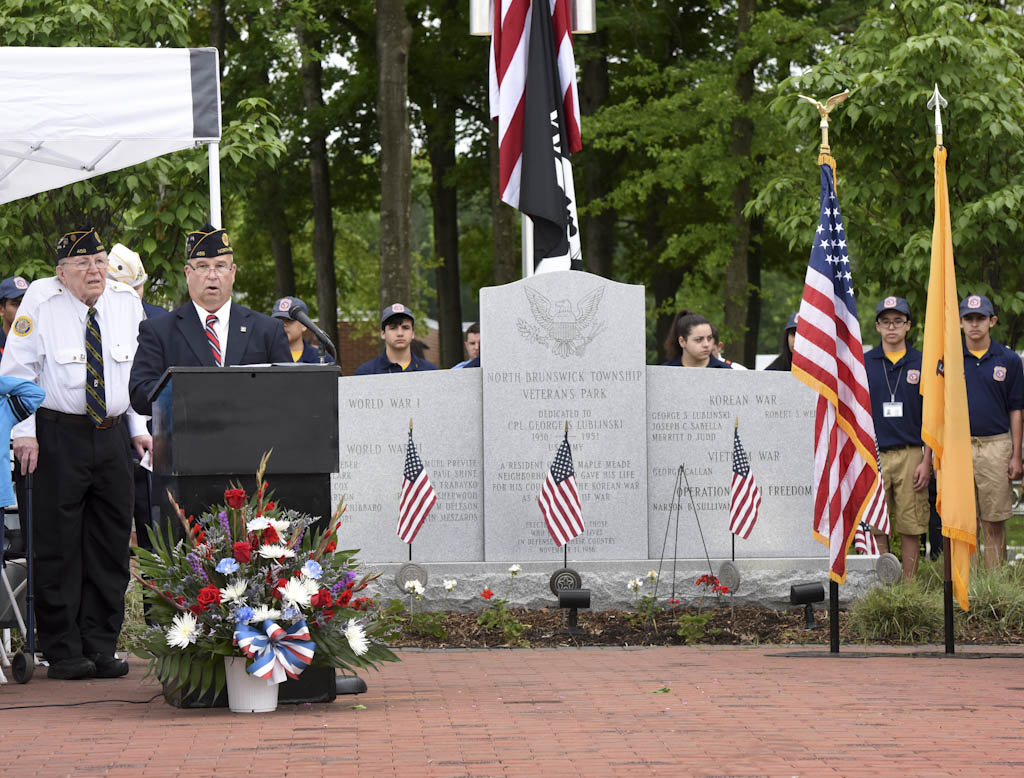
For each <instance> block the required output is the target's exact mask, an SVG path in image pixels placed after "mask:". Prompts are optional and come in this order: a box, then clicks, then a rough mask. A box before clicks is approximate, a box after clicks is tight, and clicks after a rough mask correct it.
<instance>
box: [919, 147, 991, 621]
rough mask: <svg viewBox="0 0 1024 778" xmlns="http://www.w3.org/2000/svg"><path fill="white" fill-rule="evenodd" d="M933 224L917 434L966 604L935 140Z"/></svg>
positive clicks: (962, 498)
mask: <svg viewBox="0 0 1024 778" xmlns="http://www.w3.org/2000/svg"><path fill="white" fill-rule="evenodd" d="M932 156H933V157H934V158H935V226H934V227H933V228H932V269H931V275H930V277H929V279H928V309H927V312H926V315H925V320H924V349H923V351H924V355H923V358H922V363H921V395H922V396H923V398H924V412H923V418H922V422H921V438H922V439H923V440H924V442H925V445H927V446H930V447H931V449H932V451H933V452H934V463H935V477H936V479H937V485H938V501H937V504H936V509H937V510H938V512H939V516H941V517H942V534H943V535H945V536H946V537H947V538H949V545H950V549H951V551H952V553H951V555H950V561H951V568H952V571H953V576H952V577H953V594H955V595H956V599H957V602H959V603H960V607H961V608H963V609H964V610H967V609H968V608H969V607H970V604H969V602H968V600H967V587H968V584H969V583H970V579H971V554H972V553H973V551H974V548H975V546H976V545H977V542H978V534H977V533H978V528H977V524H978V522H977V513H976V510H975V505H974V465H973V464H972V462H971V427H970V421H969V419H968V417H967V384H966V383H965V382H964V353H963V346H962V344H961V341H960V313H959V310H960V309H959V301H958V300H957V294H956V270H955V268H954V266H953V233H952V229H951V228H950V222H949V192H948V191H947V188H946V149H945V148H944V147H942V146H936V147H935V151H934V152H933V154H932Z"/></svg>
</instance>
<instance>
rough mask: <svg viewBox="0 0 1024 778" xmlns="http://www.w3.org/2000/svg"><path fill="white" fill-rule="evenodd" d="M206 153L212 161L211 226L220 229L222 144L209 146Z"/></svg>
mask: <svg viewBox="0 0 1024 778" xmlns="http://www.w3.org/2000/svg"><path fill="white" fill-rule="evenodd" d="M206 151H207V157H208V158H209V161H210V224H212V225H213V226H214V227H216V228H217V229H220V228H221V227H222V226H223V224H222V222H221V215H220V144H219V143H210V144H207V147H206Z"/></svg>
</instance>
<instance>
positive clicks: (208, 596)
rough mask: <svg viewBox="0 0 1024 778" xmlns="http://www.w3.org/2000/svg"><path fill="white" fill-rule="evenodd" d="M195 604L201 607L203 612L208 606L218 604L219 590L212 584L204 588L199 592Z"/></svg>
mask: <svg viewBox="0 0 1024 778" xmlns="http://www.w3.org/2000/svg"><path fill="white" fill-rule="evenodd" d="M196 602H198V603H199V604H200V605H202V606H203V610H205V609H206V608H207V607H208V606H210V605H216V604H217V603H219V602H220V589H218V588H217V587H216V586H213V585H212V584H211V585H210V586H204V587H203V588H202V589H200V590H199V594H198V596H197V597H196Z"/></svg>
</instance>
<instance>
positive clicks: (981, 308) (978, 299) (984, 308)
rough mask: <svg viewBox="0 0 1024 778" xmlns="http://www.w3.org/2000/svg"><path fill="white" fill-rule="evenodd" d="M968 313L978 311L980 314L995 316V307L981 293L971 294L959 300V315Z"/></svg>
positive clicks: (962, 315)
mask: <svg viewBox="0 0 1024 778" xmlns="http://www.w3.org/2000/svg"><path fill="white" fill-rule="evenodd" d="M969 313H980V314H981V315H982V316H995V315H996V309H995V307H994V306H993V305H992V301H991V300H989V299H988V298H987V297H986V296H985V295H983V294H971V295H968V296H967V297H965V298H964V299H963V300H961V301H960V317H961V318H963V317H964V316H966V315H967V314H969Z"/></svg>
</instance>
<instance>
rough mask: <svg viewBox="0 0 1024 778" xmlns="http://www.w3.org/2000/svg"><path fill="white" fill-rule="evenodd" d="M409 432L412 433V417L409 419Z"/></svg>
mask: <svg viewBox="0 0 1024 778" xmlns="http://www.w3.org/2000/svg"><path fill="white" fill-rule="evenodd" d="M409 432H412V416H410V417H409Z"/></svg>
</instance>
